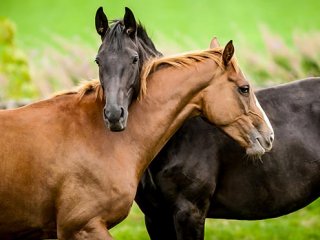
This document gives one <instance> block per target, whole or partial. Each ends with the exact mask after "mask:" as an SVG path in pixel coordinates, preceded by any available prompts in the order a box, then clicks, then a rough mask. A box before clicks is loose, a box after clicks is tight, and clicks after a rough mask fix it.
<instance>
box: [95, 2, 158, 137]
mask: <svg viewBox="0 0 320 240" xmlns="http://www.w3.org/2000/svg"><path fill="white" fill-rule="evenodd" d="M95 24H96V30H97V32H98V34H99V35H100V36H101V39H102V44H101V46H100V48H99V51H98V54H97V57H96V62H97V64H98V66H99V79H100V82H101V85H102V86H103V88H104V94H105V99H106V104H105V107H104V110H103V116H104V120H105V123H106V124H107V126H108V127H109V128H110V130H111V131H122V130H124V129H125V127H126V125H127V119H128V106H129V104H130V103H131V101H132V99H133V98H135V97H136V96H137V94H138V93H139V90H140V89H139V86H140V81H139V79H140V72H141V69H142V65H143V63H144V62H146V61H147V60H148V59H150V58H153V57H157V56H161V55H162V54H161V53H160V52H158V51H157V49H156V48H155V46H154V44H153V42H152V41H151V39H150V38H149V37H148V35H147V32H146V30H145V29H144V27H143V26H142V25H141V24H140V23H139V24H138V23H136V20H135V17H134V15H133V13H132V11H131V10H130V9H129V8H127V7H126V8H125V15H124V17H123V20H115V21H113V24H112V25H111V26H110V27H109V24H108V19H107V16H106V15H105V14H104V12H103V9H102V7H100V8H99V9H98V10H97V13H96V17H95Z"/></svg>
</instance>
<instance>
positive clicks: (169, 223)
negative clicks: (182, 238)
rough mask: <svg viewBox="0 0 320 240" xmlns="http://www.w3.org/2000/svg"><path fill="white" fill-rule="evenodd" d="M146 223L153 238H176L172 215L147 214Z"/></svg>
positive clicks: (170, 239)
mask: <svg viewBox="0 0 320 240" xmlns="http://www.w3.org/2000/svg"><path fill="white" fill-rule="evenodd" d="M145 224H146V228H147V231H148V234H149V237H150V239H151V240H176V239H177V238H176V232H175V229H174V224H173V218H172V216H166V217H164V216H163V215H162V214H159V215H157V216H153V217H150V216H145Z"/></svg>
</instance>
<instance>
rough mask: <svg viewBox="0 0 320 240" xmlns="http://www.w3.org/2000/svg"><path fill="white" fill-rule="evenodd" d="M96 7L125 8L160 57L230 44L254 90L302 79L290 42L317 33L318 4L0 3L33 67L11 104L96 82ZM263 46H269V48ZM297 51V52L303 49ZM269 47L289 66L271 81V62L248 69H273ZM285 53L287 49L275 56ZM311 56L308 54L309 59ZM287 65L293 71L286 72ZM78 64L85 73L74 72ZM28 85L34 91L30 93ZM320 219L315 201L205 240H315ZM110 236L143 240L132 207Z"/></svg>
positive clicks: (220, 227)
mask: <svg viewBox="0 0 320 240" xmlns="http://www.w3.org/2000/svg"><path fill="white" fill-rule="evenodd" d="M99 6H103V7H104V9H105V12H106V13H107V15H108V17H109V18H110V19H114V18H119V17H122V16H123V14H124V7H125V6H128V7H130V8H131V9H132V10H133V11H134V13H135V16H137V19H139V20H140V21H141V22H142V23H143V25H144V26H145V27H146V29H147V31H148V33H149V35H150V37H151V39H152V40H153V41H154V42H155V45H156V46H157V48H158V49H159V50H160V51H162V52H164V53H169V54H170V53H177V52H181V51H189V50H194V49H204V48H207V46H208V44H209V41H210V39H211V37H212V36H218V37H219V40H220V42H221V43H223V44H225V43H226V42H227V41H228V40H229V39H233V40H234V42H235V44H236V46H237V47H236V48H237V50H238V49H239V52H237V57H238V58H239V60H240V62H241V63H242V64H244V66H245V70H246V71H247V72H248V75H249V76H250V78H251V79H252V80H254V81H255V82H256V85H257V86H258V87H259V86H264V85H271V84H276V83H279V82H280V81H281V79H282V80H284V81H288V80H292V79H297V78H299V77H306V72H307V70H303V69H302V70H300V69H299V71H297V73H295V74H291V73H292V69H293V67H292V66H296V65H295V64H296V59H295V58H294V57H292V56H294V54H295V53H297V49H299V48H298V47H299V44H297V42H296V41H294V39H295V38H294V37H293V36H299V35H301V36H304V35H305V34H310V33H315V34H317V33H319V32H320V15H319V13H318V9H320V2H319V1H316V0H306V1H297V2H294V3H293V2H292V1H288V0H283V1H275V0H272V1H255V2H254V3H252V1H249V0H245V1H236V0H231V1H228V3H227V4H226V2H225V1H222V0H216V1H209V0H203V1H190V0H186V1H183V0H176V1H170V0H165V1H147V0H140V1H127V0H124V1H115V0H114V1H103V0H94V1H85V0H81V1H80V0H78V1H75V0H70V1H63V0H56V1H38V0H28V1H25V2H23V3H22V2H21V1H18V0H3V1H1V3H0V17H6V18H9V19H10V20H11V21H12V22H13V23H14V24H15V27H16V35H15V41H16V43H17V44H16V46H17V47H18V48H19V49H21V52H23V55H24V56H25V58H26V62H28V66H31V67H32V66H33V68H32V70H31V71H29V70H26V72H27V73H26V74H30V76H29V77H25V79H29V80H28V81H29V83H28V84H25V85H24V86H23V87H22V88H21V89H22V90H21V91H19V92H13V93H12V94H11V98H12V96H13V97H14V98H15V99H19V98H25V97H26V96H27V97H30V98H33V99H37V98H40V97H43V96H48V95H49V94H51V93H52V92H53V91H56V90H62V89H64V88H66V87H67V88H69V87H72V85H74V84H77V83H78V82H79V81H80V80H81V79H87V78H95V77H96V76H97V68H96V66H95V64H94V63H93V60H94V57H95V54H96V50H97V48H98V45H99V44H100V39H99V37H98V35H97V34H96V32H95V29H94V15H95V11H96V9H97V7H99ZM266 29H267V30H266ZM268 31H269V32H271V33H275V34H276V36H279V37H280V38H281V39H282V40H283V43H284V44H285V45H280V50H279V48H277V47H278V45H277V44H278V43H279V42H277V41H275V42H272V40H275V39H276V37H275V38H268V36H269V37H270V36H271V35H272V34H270V35H268V36H267V37H266V35H265V34H266V32H267V33H268ZM307 36H309V35H307ZM315 36H318V35H315ZM60 38H61V39H62V40H61V39H60ZM268 39H269V40H270V39H271V40H270V41H269V42H268ZM304 39H306V38H304ZM319 39H320V38H319ZM282 40H281V41H280V42H281V43H282ZM309 40H310V39H309ZM310 41H312V39H311V40H310ZM300 43H301V44H303V42H300ZM0 44H1V43H0ZM297 45H298V46H297ZM306 45H308V44H306ZM309 45H310V46H311V45H312V44H309ZM270 46H271V47H274V46H275V47H274V48H271V49H273V50H274V51H275V52H276V51H280V52H281V50H283V49H285V50H286V51H288V52H290V53H288V55H287V56H286V57H288V58H286V59H289V60H288V61H287V60H286V61H285V62H283V61H282V60H283V59H280V61H279V62H276V63H277V64H278V65H279V66H280V67H279V69H281V71H280V70H274V72H271V74H270V72H267V73H266V72H265V69H267V70H268V71H269V70H270V69H271V70H270V71H273V68H270V67H269V66H267V64H269V62H268V63H267V64H265V61H262V63H263V64H261V65H252V64H250V63H251V62H250V61H251V60H252V58H253V55H252V53H253V54H255V53H256V55H257V56H256V55H254V57H258V60H259V61H260V60H261V59H263V60H265V57H266V58H269V60H270V61H272V62H274V60H275V59H276V58H272V57H271V58H270V54H272V53H270ZM283 46H285V48H281V47H283ZM312 46H315V45H312ZM317 46H319V45H317ZM48 49H49V50H48ZM247 49H250V51H251V52H250V55H249V54H248V53H246V50H247ZM0 50H1V48H0ZM313 50H314V49H311V50H310V49H309V51H313ZM298 52H299V51H298ZM315 52H316V53H317V55H316V57H315V60H313V62H312V63H311V64H310V66H313V68H312V71H315V72H312V75H317V74H318V75H319V73H320V70H319V69H320V68H319V66H320V61H319V57H320V47H319V48H318V49H316V51H315ZM0 53H1V52H0ZM292 53H293V55H292ZM299 53H300V52H299ZM303 56H304V55H303ZM47 58H48V59H49V60H48V59H47ZM73 59H76V60H77V61H73ZM301 59H302V60H301V61H303V60H304V58H301ZM312 59H313V58H312ZM249 60H250V61H249ZM276 60H277V59H276ZM259 61H258V62H259ZM277 61H278V60H277ZM48 62H49V63H48ZM287 62H289V64H292V65H289V67H288V64H287ZM79 63H81V66H85V67H83V68H82V69H79V67H78V66H79ZM84 63H88V65H85V64H84ZM281 64H282V65H281ZM39 66H40V67H39ZM43 66H45V67H43ZM254 66H259V67H261V66H262V67H263V68H264V69H262V67H261V69H262V70H261V71H260V68H259V71H257V69H253V67H254ZM308 66H309V65H308ZM57 69H58V70H57ZM283 69H285V71H286V72H285V73H284V72H283ZM37 70H39V72H41V71H43V70H46V72H44V73H42V72H41V74H40V75H39V74H38V75H37V73H38V72H37ZM57 72H58V73H57ZM88 72H89V73H88ZM278 72H280V73H278ZM288 72H290V74H289V73H288ZM308 73H309V72H308ZM0 74H1V66H0ZM265 74H270V75H268V76H267V77H266V79H267V80H265V78H264V77H265ZM19 76H20V75H19ZM23 76H24V75H23ZM39 76H42V77H44V78H43V79H42V80H41V81H43V82H40V81H39ZM273 76H276V77H275V79H272V78H273ZM0 79H1V76H0ZM61 79H63V81H62V80H61ZM70 79H71V80H70ZM261 79H262V80H261ZM270 79H272V80H273V82H271V81H270ZM279 79H280V80H279ZM45 81H47V82H49V83H50V86H49V84H48V85H46V83H45ZM32 84H34V86H35V87H34V88H35V89H36V90H34V89H31V90H30V88H31V87H30V86H33V85H32ZM26 86H27V87H26ZM3 91H5V89H1V93H2V92H3ZM10 91H11V90H10ZM12 91H15V90H12ZM0 97H1V100H7V98H8V97H7V96H5V94H1V95H0ZM319 211H320V200H317V201H315V202H314V203H312V204H311V205H309V206H307V207H306V208H304V209H301V210H299V211H297V212H295V213H292V214H290V215H287V216H283V217H280V218H277V219H270V220H262V221H235V220H232V221H230V220H219V219H214V220H211V219H208V220H207V221H206V230H205V231H206V234H205V239H206V240H227V239H243V240H264V239H268V240H269V239H272V240H278V239H279V240H280V239H281V240H282V239H293V240H309V239H311V240H313V239H314V240H316V239H320V231H319V230H318V229H320V219H319ZM111 233H112V234H113V236H114V237H115V239H132V240H135V239H137V240H138V239H139V240H144V239H149V238H148V235H147V232H146V229H145V227H144V221H143V215H142V213H141V211H140V210H139V209H138V207H137V206H136V205H134V206H133V208H132V210H131V213H130V215H129V217H128V218H127V219H126V220H125V221H123V222H122V223H121V224H119V225H118V226H116V227H115V228H113V229H112V230H111Z"/></svg>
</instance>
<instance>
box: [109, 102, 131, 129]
mask: <svg viewBox="0 0 320 240" xmlns="http://www.w3.org/2000/svg"><path fill="white" fill-rule="evenodd" d="M127 117H128V112H127V111H126V110H124V108H123V107H119V108H115V107H113V108H111V109H107V108H104V110H103V119H104V122H105V124H106V126H107V127H108V128H109V129H110V130H111V131H113V132H120V131H123V130H124V129H125V128H126V126H127Z"/></svg>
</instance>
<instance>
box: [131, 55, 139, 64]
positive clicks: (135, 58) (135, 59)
mask: <svg viewBox="0 0 320 240" xmlns="http://www.w3.org/2000/svg"><path fill="white" fill-rule="evenodd" d="M138 60H139V57H138V56H134V57H133V58H132V63H133V64H136V63H137V62H138Z"/></svg>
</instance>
